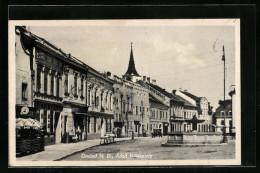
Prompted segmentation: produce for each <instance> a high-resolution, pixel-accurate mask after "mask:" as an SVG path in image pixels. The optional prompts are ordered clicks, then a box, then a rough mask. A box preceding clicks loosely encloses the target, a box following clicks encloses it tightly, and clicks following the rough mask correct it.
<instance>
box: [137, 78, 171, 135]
mask: <svg viewBox="0 0 260 173" xmlns="http://www.w3.org/2000/svg"><path fill="white" fill-rule="evenodd" d="M143 78H144V79H143V81H142V82H141V83H143V85H144V86H145V87H146V88H148V90H149V95H150V99H149V101H150V109H151V111H150V123H151V126H150V131H151V132H152V131H153V129H155V128H160V129H162V133H163V134H167V133H168V132H169V131H170V128H169V124H170V109H169V108H170V101H171V97H172V95H171V94H170V93H168V92H167V91H166V90H165V89H163V88H161V87H159V86H158V85H156V80H155V79H153V80H152V83H151V82H150V78H149V77H148V80H146V77H145V76H144V77H143Z"/></svg>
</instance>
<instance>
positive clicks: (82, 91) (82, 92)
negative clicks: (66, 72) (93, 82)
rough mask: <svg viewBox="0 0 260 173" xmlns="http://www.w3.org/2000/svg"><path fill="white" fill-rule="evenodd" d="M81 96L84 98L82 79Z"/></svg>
mask: <svg viewBox="0 0 260 173" xmlns="http://www.w3.org/2000/svg"><path fill="white" fill-rule="evenodd" d="M81 96H82V97H83V78H81Z"/></svg>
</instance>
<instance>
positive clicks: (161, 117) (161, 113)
mask: <svg viewBox="0 0 260 173" xmlns="http://www.w3.org/2000/svg"><path fill="white" fill-rule="evenodd" d="M160 119H162V111H160Z"/></svg>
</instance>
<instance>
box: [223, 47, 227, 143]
mask: <svg viewBox="0 0 260 173" xmlns="http://www.w3.org/2000/svg"><path fill="white" fill-rule="evenodd" d="M222 61H224V103H223V109H224V130H223V141H222V142H223V143H227V142H228V140H227V135H226V113H225V108H226V104H225V94H226V90H225V86H226V84H225V83H226V80H225V78H226V58H225V48H224V45H223V55H222Z"/></svg>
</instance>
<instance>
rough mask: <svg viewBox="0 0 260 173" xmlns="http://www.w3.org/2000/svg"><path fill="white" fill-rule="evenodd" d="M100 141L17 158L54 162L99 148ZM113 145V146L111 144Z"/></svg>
mask: <svg viewBox="0 0 260 173" xmlns="http://www.w3.org/2000/svg"><path fill="white" fill-rule="evenodd" d="M126 140H131V138H130V137H127V138H116V139H115V142H120V141H126ZM99 145H100V139H95V140H87V141H81V142H77V143H59V144H54V145H49V146H45V150H44V151H42V152H39V153H35V154H31V155H28V156H23V157H17V158H16V161H54V160H58V159H60V158H63V157H65V156H67V155H70V154H73V153H75V152H78V151H82V150H84V149H87V148H90V147H93V146H99ZM109 145H113V144H109Z"/></svg>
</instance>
